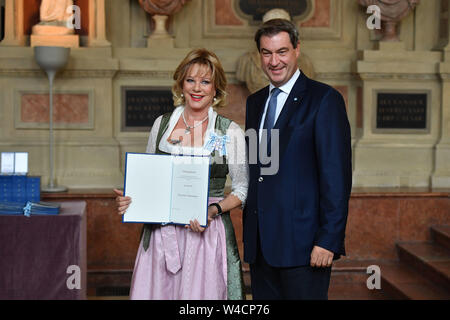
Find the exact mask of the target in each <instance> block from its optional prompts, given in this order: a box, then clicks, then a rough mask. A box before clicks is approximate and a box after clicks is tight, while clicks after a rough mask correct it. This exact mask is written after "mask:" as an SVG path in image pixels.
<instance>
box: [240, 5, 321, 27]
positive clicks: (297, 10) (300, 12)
mask: <svg viewBox="0 0 450 320" xmlns="http://www.w3.org/2000/svg"><path fill="white" fill-rule="evenodd" d="M233 5H234V9H235V11H236V13H237V14H238V15H239V16H240V17H241V18H243V19H245V20H247V21H248V23H249V24H250V25H259V24H261V22H262V20H263V16H264V14H265V13H266V12H267V11H269V10H271V9H274V8H279V9H284V10H286V11H287V12H288V13H289V15H290V16H291V19H292V21H293V22H297V21H303V20H305V18H306V17H308V16H309V15H310V14H312V12H313V11H314V1H313V0H278V1H273V0H253V1H248V0H234V2H233Z"/></svg>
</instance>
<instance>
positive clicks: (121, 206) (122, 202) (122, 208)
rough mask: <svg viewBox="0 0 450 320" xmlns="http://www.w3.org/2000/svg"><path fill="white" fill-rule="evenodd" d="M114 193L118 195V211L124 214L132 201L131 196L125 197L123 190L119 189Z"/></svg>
mask: <svg viewBox="0 0 450 320" xmlns="http://www.w3.org/2000/svg"><path fill="white" fill-rule="evenodd" d="M114 193H115V194H116V195H117V197H116V203H117V212H118V213H119V214H120V215H123V214H124V213H125V212H126V211H127V209H128V207H129V206H130V203H131V198H130V197H124V196H123V192H122V191H120V190H117V189H114Z"/></svg>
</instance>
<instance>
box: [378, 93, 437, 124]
mask: <svg viewBox="0 0 450 320" xmlns="http://www.w3.org/2000/svg"><path fill="white" fill-rule="evenodd" d="M428 108H429V104H428V94H427V93H426V92H425V93H407V92H405V93H390V92H378V93H377V104H376V129H377V130H380V129H381V130H390V129H393V130H426V129H428V125H427V124H428V117H429V116H428Z"/></svg>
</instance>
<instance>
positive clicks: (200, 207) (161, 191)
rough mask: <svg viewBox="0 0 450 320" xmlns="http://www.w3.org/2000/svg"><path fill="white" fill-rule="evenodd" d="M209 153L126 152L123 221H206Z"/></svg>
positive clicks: (202, 222)
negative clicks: (205, 155) (126, 203)
mask: <svg viewBox="0 0 450 320" xmlns="http://www.w3.org/2000/svg"><path fill="white" fill-rule="evenodd" d="M209 164H210V159H209V157H200V156H174V155H159V154H148V153H131V152H127V153H126V156H125V178H124V180H125V181H124V195H125V196H129V197H131V204H130V206H129V207H128V209H127V211H126V212H125V214H124V215H123V222H137V223H155V224H183V225H185V224H189V221H190V220H192V221H193V220H194V219H197V220H198V222H199V223H200V225H201V226H203V227H205V226H207V224H208V188H209Z"/></svg>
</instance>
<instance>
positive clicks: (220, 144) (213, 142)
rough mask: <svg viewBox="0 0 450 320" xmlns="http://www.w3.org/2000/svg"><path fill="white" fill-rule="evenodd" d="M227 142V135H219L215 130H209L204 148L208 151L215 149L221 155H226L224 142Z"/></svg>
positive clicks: (228, 140)
mask: <svg viewBox="0 0 450 320" xmlns="http://www.w3.org/2000/svg"><path fill="white" fill-rule="evenodd" d="M228 142H230V137H229V136H227V135H224V136H219V135H217V134H216V133H215V132H211V135H210V137H209V140H208V142H207V143H206V145H205V149H206V150H208V151H209V152H213V151H215V150H217V151H218V152H219V155H220V156H221V157H222V156H226V155H227V148H226V144H227V143H228Z"/></svg>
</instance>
